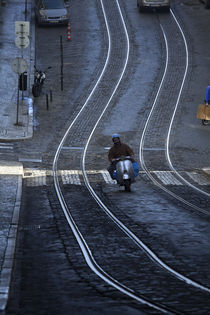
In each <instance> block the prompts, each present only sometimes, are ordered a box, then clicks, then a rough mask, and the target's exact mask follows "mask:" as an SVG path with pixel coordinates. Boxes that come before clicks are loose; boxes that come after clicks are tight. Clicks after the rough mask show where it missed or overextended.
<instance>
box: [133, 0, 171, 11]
mask: <svg viewBox="0 0 210 315" xmlns="http://www.w3.org/2000/svg"><path fill="white" fill-rule="evenodd" d="M137 6H138V8H139V12H144V11H146V10H149V9H160V10H164V11H166V12H169V11H170V0H137Z"/></svg>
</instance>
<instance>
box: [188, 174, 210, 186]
mask: <svg viewBox="0 0 210 315" xmlns="http://www.w3.org/2000/svg"><path fill="white" fill-rule="evenodd" d="M186 174H187V175H188V176H189V177H190V178H191V179H193V180H194V181H195V182H196V183H198V184H199V185H201V186H207V185H210V179H208V178H206V177H205V176H203V175H202V174H197V173H195V172H186Z"/></svg>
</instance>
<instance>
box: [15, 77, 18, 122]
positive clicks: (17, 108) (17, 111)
mask: <svg viewBox="0 0 210 315" xmlns="http://www.w3.org/2000/svg"><path fill="white" fill-rule="evenodd" d="M18 113H19V77H18V92H17V111H16V123H15V125H16V126H19V121H18Z"/></svg>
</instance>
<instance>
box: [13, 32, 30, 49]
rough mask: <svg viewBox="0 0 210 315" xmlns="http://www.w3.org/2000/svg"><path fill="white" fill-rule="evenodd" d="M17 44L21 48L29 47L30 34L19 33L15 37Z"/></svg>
mask: <svg viewBox="0 0 210 315" xmlns="http://www.w3.org/2000/svg"><path fill="white" fill-rule="evenodd" d="M15 45H16V46H17V47H18V48H20V49H23V48H27V47H28V45H29V38H28V36H24V35H18V37H16V38H15Z"/></svg>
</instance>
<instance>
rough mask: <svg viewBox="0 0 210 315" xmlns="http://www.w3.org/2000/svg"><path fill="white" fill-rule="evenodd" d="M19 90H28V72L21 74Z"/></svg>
mask: <svg viewBox="0 0 210 315" xmlns="http://www.w3.org/2000/svg"><path fill="white" fill-rule="evenodd" d="M19 90H20V91H26V90H27V73H26V72H23V73H21V74H20V75H19Z"/></svg>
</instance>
